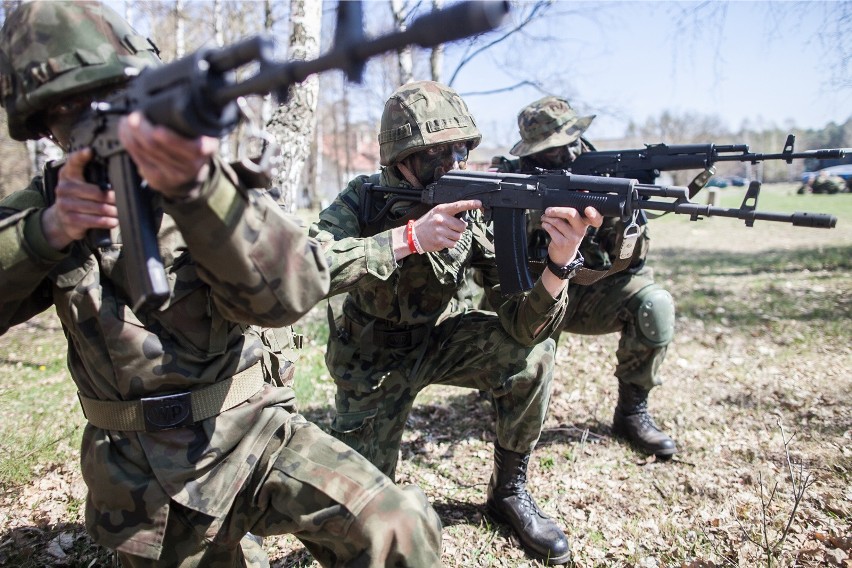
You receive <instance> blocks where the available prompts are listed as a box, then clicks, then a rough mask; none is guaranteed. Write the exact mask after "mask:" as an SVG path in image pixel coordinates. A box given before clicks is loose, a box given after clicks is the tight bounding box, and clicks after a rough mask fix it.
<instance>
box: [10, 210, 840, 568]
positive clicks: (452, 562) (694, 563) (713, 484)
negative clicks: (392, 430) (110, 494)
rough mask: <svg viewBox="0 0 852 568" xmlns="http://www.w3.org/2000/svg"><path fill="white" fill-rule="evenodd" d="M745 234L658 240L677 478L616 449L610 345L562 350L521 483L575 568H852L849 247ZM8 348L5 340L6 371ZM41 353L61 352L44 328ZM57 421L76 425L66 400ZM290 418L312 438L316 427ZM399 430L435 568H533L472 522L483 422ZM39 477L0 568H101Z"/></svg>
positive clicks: (718, 224)
mask: <svg viewBox="0 0 852 568" xmlns="http://www.w3.org/2000/svg"><path fill="white" fill-rule="evenodd" d="M846 224H847V225H849V224H852V223H846ZM741 225H742V224H741V223H739V222H734V221H729V220H711V221H703V222H700V223H688V222H679V221H678V222H674V221H672V222H660V223H658V224H657V225H655V226H654V227H653V228H654V233H653V239H654V248H653V250H652V255H651V257H650V263H651V265H652V266H653V267H654V268H655V271H656V275H657V281H658V282H660V283H661V284H663V285H664V286H665V287H666V288H668V289H669V290H670V291H671V292H672V293H673V295H674V297H675V299H676V301H677V307H678V319H677V324H676V338H675V340H674V342H673V344H672V345H671V346H670V348H669V351H668V355H667V358H666V362H665V363H664V367H663V379H664V384H663V385H662V386H661V387H659V388H657V389H655V390H654V391H653V392H652V396H651V403H650V407H651V410H652V413H653V414H654V416H655V418H656V420H657V423H658V424H659V425H660V426H661V427H662V428H663V429H664V430H665V431H666V432H668V433H669V434H671V435H672V437H673V438H674V439H675V440H676V441H677V445H678V450H679V451H678V453H677V455H676V456H675V458H674V459H672V460H670V461H667V462H659V461H655V460H654V459H648V458H646V457H645V456H643V455H641V454H639V453H637V452H635V451H634V450H633V449H631V448H630V447H629V446H627V445H625V444H623V443H622V442H620V441H618V440H616V439H614V438H613V437H612V435H611V430H610V421H611V417H612V411H613V408H614V405H615V399H616V392H617V384H616V381H615V379H614V378H613V376H612V371H613V368H614V363H615V361H614V351H615V348H616V345H617V341H618V339H617V336H615V335H609V336H602V337H587V336H585V337H581V336H563V337H562V339H561V341H560V344H559V349H558V353H557V356H558V360H557V371H556V380H555V389H554V393H553V397H552V401H551V406H550V412H549V417H548V420H547V423H546V429H545V431H544V433H543V436H542V439H541V442H540V444H539V447H538V448H537V450H536V452H535V453H534V454H533V459H532V460H531V465H530V472H529V479H530V487H531V491H532V493H533V495H534V496H535V497H536V499H537V501H538V503H539V505H540V506H541V507H542V508H543V509H544V510H545V511H546V512H547V513H548V514H550V515H551V516H553V517H554V518H555V519H556V520H557V521H558V522H559V523H560V524H561V525H562V526H563V527H564V528H565V530H566V533H567V535H568V538H569V541H570V543H571V547H572V549H573V551H574V554H575V557H576V565H577V566H579V567H610V566H612V567H616V566H617V567H623V566H631V567H633V566H635V567H643V568H651V567H662V566H679V567H690V568H699V567H703V568H706V567H722V566H743V567H745V566H803V567H811V566H814V567H816V566H840V567H845V568H850V567H852V486H850V477H852V403H850V397H849V393H850V392H852V351H851V350H850V344H849V343H850V338H852V318H850V312H852V306H850V301H851V300H850V298H852V280H851V279H850V274H852V255H851V254H850V253H852V233H850V231H849V230H847V229H843V230H841V229H840V226H839V227H838V230H836V231H835V232H832V231H818V230H815V229H791V228H789V227H786V226H771V227H769V225H768V224H766V225H762V226H761V227H760V228H759V229H758V228H755V229H746V228H745V227H742V226H741ZM799 231H801V232H799ZM51 325H54V327H53V328H51ZM45 330H46V331H45ZM22 333H28V331H27V328H26V326H19V327H18V328H15V329H13V330H12V331H10V332H9V333H8V334H6V336H3V337H0V353H3V349H4V346H5V345H8V342H9V341H12V339H11V338H10V336H13V335H14V334H22ZM29 333H32V331H31V330H30V331H29ZM41 333H54V334H56V336H57V338H58V340H60V341H61V333H59V332H58V328H56V327H55V322H54V324H51V322H50V319H49V318H47V319H46V320H45V323H44V324H43V329H42V330H41ZM67 410H68V412H69V416H73V417H76V414H75V413H77V412H78V409H77V408H76V407H75V404H74V401H73V400H70V401H69V403H68V408H67ZM304 412H305V414H306V415H307V416H308V417H309V418H311V419H314V420H316V421H317V422H319V423H321V424H325V423H327V420H328V417H329V415H330V407H329V406H328V405H327V404H326V405H313V406H309V407H306V408H304ZM408 426H409V428H408V431H407V433H406V435H405V438H404V443H403V447H402V461H401V464H400V473H399V476H400V477H399V479H398V481H399V482H400V483H403V484H404V483H416V484H417V485H419V486H420V487H421V488H423V490H424V491H425V492H426V494H427V495H428V496H429V498H430V500H431V501H432V503H433V505H434V506H435V508H436V510H437V511H438V513H439V515H440V517H441V519H442V522H443V524H444V531H443V537H444V540H443V561H444V563H445V565H446V566H449V567H474V566H482V567H525V566H537V565H538V564H537V563H535V562H532V561H530V560H529V559H527V558H526V557H525V556H524V554H523V552H522V551H521V550H520V549H519V548H518V547H517V542H516V540H515V538H514V537H513V536H512V535H511V534H510V532H509V531H508V530H506V529H505V528H504V527H502V526H495V525H493V524H491V522H490V521H489V519H488V517H487V516H485V515H484V507H483V505H484V495H485V488H486V483H487V480H488V476H489V474H490V470H491V464H492V442H493V417H492V408H491V404H490V402H489V401H488V400H486V399H484V398H481V397H480V396H479V395H478V394H477V393H475V392H471V391H465V390H462V389H454V388H443V389H435V390H427V391H426V392H425V393H423V396H422V397H421V399H420V400H419V403H418V405H417V406H416V407H415V410H414V412H413V414H412V416H411V419H410V421H409V425H408ZM3 451H6V452H9V451H11V449H10V448H3ZM40 468H41V469H39V471H38V474H37V476H36V478H35V479H34V480H33V481H32V482H30V483H27V484H25V485H23V486H15V487H3V488H2V494H0V506H2V509H0V565H10V566H102V565H110V563H111V562H112V556H111V554H109V553H108V552H106V551H103V550H101V549H98V548H97V547H95V546H94V545H92V544H91V542H90V541H89V540H88V537H87V536H86V534H85V531H84V529H83V526H82V518H81V507H80V499H81V498H82V496H83V495H84V492H85V487H84V486H83V484H82V482H81V479H80V476H79V468H78V466H77V464H76V463H75V462H74V461H73V460H69V461H68V462H67V463H59V464H43V465H42V466H40ZM264 545H265V548H266V550H267V551H268V552H269V553H270V557H271V559H272V566H273V567H277V568H282V567H291V566H303V567H307V566H314V565H315V564H314V563H313V561H312V559H311V558H310V556H309V555H308V554H307V553H306V552H305V550H304V549H303V547H302V546H301V544H300V543H299V542H298V541H296V540H295V539H293V538H292V537H280V538H267V539H266V540H265V542H264Z"/></svg>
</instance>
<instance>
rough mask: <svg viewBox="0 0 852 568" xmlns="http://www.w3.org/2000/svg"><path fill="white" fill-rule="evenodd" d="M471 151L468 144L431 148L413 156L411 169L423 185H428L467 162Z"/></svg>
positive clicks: (448, 144) (461, 143)
mask: <svg viewBox="0 0 852 568" xmlns="http://www.w3.org/2000/svg"><path fill="white" fill-rule="evenodd" d="M469 151H470V150H469V149H468V143H467V142H453V143H447V144H438V145H436V146H430V147H428V148H426V149H424V150H421V151H420V152H416V153H414V154H412V155H411V169H412V171H413V172H414V174H415V175H416V176H417V179H418V180H420V182H421V183H422V184H423V185H428V184H430V183H432V182H435V181H438V180H439V179H441V176H442V175H444V174H445V173H447V172H448V171H450V170H452V169H455V168H456V167H457V166H458V165H459V164H464V163H465V162H467V157H468V153H469Z"/></svg>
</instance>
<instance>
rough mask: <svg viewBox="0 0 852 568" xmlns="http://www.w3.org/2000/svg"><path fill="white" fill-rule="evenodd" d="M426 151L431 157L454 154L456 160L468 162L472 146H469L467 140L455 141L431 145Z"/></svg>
mask: <svg viewBox="0 0 852 568" xmlns="http://www.w3.org/2000/svg"><path fill="white" fill-rule="evenodd" d="M425 152H426V154H427V155H428V156H429V157H430V158H438V157H441V158H444V157H450V156H452V158H453V161H454V162H466V161H467V157H468V154H469V153H470V148H468V145H467V142H453V143H447V144H438V145H437V146H430V147H428V148H426V150H425Z"/></svg>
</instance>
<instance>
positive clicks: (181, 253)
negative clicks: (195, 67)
mask: <svg viewBox="0 0 852 568" xmlns="http://www.w3.org/2000/svg"><path fill="white" fill-rule="evenodd" d="M45 205H46V203H45V197H44V187H43V184H42V181H41V179H39V178H37V179H36V180H34V181H33V183H32V184H31V186H30V187H29V188H28V189H27V190H24V191H20V192H17V193H15V194H13V195H11V196H9V197H8V198H7V199H4V200H3V201H2V202H0V298H2V300H0V333H3V332H5V331H6V330H7V329H8V328H9V327H10V326H12V325H15V324H17V323H20V322H23V321H25V320H26V319H28V318H29V317H32V316H33V315H35V314H37V313H39V312H40V311H43V310H45V309H47V308H48V307H49V306H50V305H53V306H55V308H56V312H57V314H58V316H59V319H60V321H61V323H62V326H63V329H64V331H65V334H66V337H67V338H68V367H69V370H70V373H71V376H72V378H73V380H74V382H75V383H76V385H77V388H78V389H79V391H80V392H81V393H82V394H83V395H84V396H87V397H90V398H97V399H100V400H137V399H140V398H144V397H150V396H158V395H163V394H169V393H176V392H186V391H190V390H193V389H195V388H199V387H203V386H204V385H208V384H211V383H215V382H219V381H223V380H226V379H228V378H229V377H231V376H233V375H234V374H236V373H239V372H241V371H243V370H245V369H247V368H249V367H252V366H254V365H258V364H259V365H262V366H263V368H264V371H265V375H266V378H267V382H269V383H271V384H270V385H268V386H266V387H265V388H264V389H263V390H261V391H260V392H259V393H257V394H256V395H254V396H252V397H251V398H249V399H248V400H247V401H246V402H244V403H243V404H240V405H238V406H236V407H234V408H233V409H231V410H228V411H226V412H223V413H221V414H219V415H218V416H216V417H213V418H210V419H208V420H204V421H202V422H199V423H196V424H194V425H192V426H189V427H183V428H176V429H172V430H164V431H159V432H118V431H104V430H101V429H98V428H95V427H94V426H91V425H87V427H86V429H85V431H84V434H83V442H82V447H81V463H82V471H83V477H84V480H85V481H86V484H87V485H88V487H89V493H88V498H87V502H86V524H87V528H88V530H89V531H90V533H91V535H92V537H93V538H94V539H95V541H96V542H98V543H99V544H102V545H104V546H107V547H110V548H113V549H116V550H118V551H119V552H120V553H121V555H122V556H123V557H124V558H125V559H129V558H130V557H131V556H132V557H138V558H139V560H138V561H139V562H142V564H144V562H143V561H142V560H141V559H143V558H146V559H149V560H151V561H156V560H157V559H158V558H161V555H162V554H167V555H168V554H173V553H172V552H170V551H172V550H179V551H191V550H197V554H200V555H201V556H199V558H200V557H203V558H204V560H205V562H203V563H201V564H193V560H192V558H196V556H195V555H194V554H195V553H193V555H192V556H191V557H190V558H189V559H188V560H187V561H186V562H187V564H181V565H187V566H195V565H199V566H201V565H203V566H209V565H214V564H208V563H207V561H208V560H211V559H212V558H214V557H216V554H218V552H216V551H217V550H218V551H220V552H222V554H224V555H225V556H223V558H231V557H232V556H233V555H234V554H236V553H235V552H234V550H235V548H234V547H237V548H239V541H240V539H241V538H242V535H243V534H245V532H247V531H249V530H258V531H259V530H264V531H273V530H278V529H279V528H280V529H281V530H294V531H301V535H302V536H304V537H305V538H311V539H314V540H316V541H317V543H318V544H317V545H316V550H317V554H318V555H319V556H318V557H319V558H320V559H323V560H327V559H330V558H334V557H339V558H360V559H363V558H364V555H369V554H373V553H375V552H376V551H377V550H387V551H389V552H392V553H394V554H395V553H397V552H398V551H393V550H392V547H390V544H389V543H395V545H396V546H398V547H405V546H409V545H410V546H412V547H415V548H417V549H418V550H420V551H421V553H422V555H423V556H416V555H415V556H413V557H414V558H430V557H433V556H434V555H437V554H439V544H436V543H437V542H438V541H439V537H436V536H435V530H436V529H435V525H434V519H433V518H431V515H432V514H431V513H430V512H429V511H428V509H426V508H424V507H421V508H420V509H419V511H420V513H419V516H418V517H413V518H412V520H410V521H409V524H404V523H403V522H402V521H399V522H394V523H393V525H392V526H391V528H389V527H388V526H383V525H382V523H384V521H385V519H387V518H390V519H393V518H394V515H395V514H396V513H394V512H392V511H391V512H389V510H390V509H392V507H391V502H392V501H393V500H394V499H397V500H398V502H399V503H401V504H403V506H404V507H405V508H406V510H412V509H413V510H416V509H417V508H418V506H419V505H416V504H415V503H414V500H412V498H411V497H410V496H409V494H405V495H403V494H401V493H394V492H393V491H390V490H389V489H387V487H388V486H389V481H387V480H384V479H383V478H382V476H381V474H380V473H379V472H378V470H376V469H375V468H374V467H373V466H372V465H370V464H369V463H368V462H367V460H365V459H362V458H360V457H359V456H357V455H355V454H354V453H353V452H351V451H348V449H347V448H346V447H345V446H343V445H342V444H339V443H338V442H336V441H335V440H334V439H333V438H332V437H331V436H328V435H325V434H322V433H321V432H320V431H319V430H317V429H315V428H307V427H305V426H304V425H303V424H302V422H303V420H302V419H301V418H300V417H298V416H297V415H294V414H293V412H292V406H293V396H294V395H293V391H292V390H291V389H288V388H275V387H273V386H272V384H276V383H280V382H281V381H282V376H278V374H277V373H275V371H274V365H273V362H272V360H273V359H275V358H276V353H274V349H273V348H272V347H271V345H272V343H271V342H270V341H269V340H270V337H269V334H267V333H265V330H264V329H262V327H261V326H263V327H269V328H276V327H281V326H286V325H289V324H292V323H293V322H294V321H295V320H297V319H298V318H299V317H301V316H302V315H303V314H305V313H306V312H307V311H308V310H310V309H311V307H313V306H314V304H315V303H316V302H317V301H318V299H320V298H321V297H322V296H324V295H325V293H326V291H327V290H328V283H329V275H328V272H327V268H326V265H325V263H324V261H323V258H322V254H321V251H320V250H319V247H318V246H317V244H316V243H315V242H314V241H313V240H311V239H309V238H308V237H307V236H306V235H305V232H304V229H302V228H301V227H300V226H299V225H298V223H296V222H294V220H293V219H292V218H290V217H289V216H287V215H284V214H283V213H282V212H281V210H280V208H279V207H278V206H277V204H275V202H274V201H273V200H272V199H271V198H269V197H268V196H267V195H266V194H264V193H263V192H261V191H257V190H249V189H246V188H244V187H243V186H242V185H241V184H240V183H239V180H238V179H237V178H236V176H235V175H234V172H233V171H232V170H231V169H230V168H229V167H228V166H227V165H225V164H223V163H221V162H219V161H218V160H217V161H215V163H214V164H213V167H212V168H211V174H210V177H209V178H208V180H207V181H205V183H204V185H203V186H202V194H201V196H200V197H199V198H198V199H194V200H191V201H186V202H182V203H173V202H168V201H166V200H163V199H160V200H159V202H158V204H157V205H158V207H157V211H158V218H159V234H158V237H159V244H160V252H161V255H162V257H163V260H164V264H165V266H166V271H167V274H168V279H169V283H170V286H171V298H170V300H169V302H168V303H167V304H166V305H165V306H163V307H162V308H161V309H159V310H147V311H138V312H133V311H132V310H131V308H130V306H129V305H128V302H129V298H128V295H127V292H126V290H127V271H128V269H129V268H128V267H127V266H126V265H125V263H124V256H123V255H121V234H120V233H119V231H118V230H114V231H113V233H112V239H113V242H114V243H116V244H114V245H113V246H110V247H108V248H99V249H97V250H91V249H89V248H88V246H87V245H86V243H85V242H84V241H77V242H75V243H73V244H72V245H70V246H69V247H68V248H67V249H66V250H63V251H55V250H53V249H52V248H51V247H50V246H49V245H48V244H47V242H46V240H45V237H44V233H43V230H42V228H41V224H40V220H41V212H42V211H43V210H44V207H45ZM306 440H308V441H306ZM264 460H265V461H264ZM323 464H324V465H323ZM332 464H333V466H332ZM321 467H326V469H328V470H336V473H334V475H337V477H334V476H333V475H332V473H328V474H327V475H328V477H327V478H323V477H322V475H326V473H323V474H322V475H320V474H319V468H321ZM276 471H279V472H280V473H275V472H276ZM323 471H325V470H323ZM285 476H290V477H291V478H292V481H285V480H284V477H285ZM287 483H289V486H288V488H287V490H286V491H285V490H284V489H283V486H284V485H286V484H287ZM299 483H304V484H305V487H304V488H300V487H299V486H298V484H299ZM347 483H348V484H349V485H347ZM263 487H269V488H272V489H274V491H279V490H280V491H281V495H280V496H278V495H273V496H269V495H267V498H268V499H269V506H267V507H266V508H265V509H264V511H263V513H262V514H261V513H260V512H257V511H252V512H251V515H249V516H247V514H246V512H247V510H248V509H249V507H248V505H246V503H245V502H243V501H242V499H249V498H250V497H251V498H259V497H260V496H261V495H262V494H261V493H260V492H259V490H260V489H261V488H263ZM308 487H310V490H308ZM347 487H348V488H349V490H344V488H347ZM302 491H305V493H304V495H306V496H307V495H309V497H306V498H305V501H304V502H301V501H299V499H300V497H298V498H297V497H294V499H296V500H295V501H293V502H287V499H289V498H290V497H293V496H296V495H302V494H303V493H302ZM323 492H325V495H323ZM371 499H375V502H374V501H372V500H371ZM332 501H334V504H333V505H332V504H330V503H331V502H332ZM255 503H257V502H255ZM237 505H238V506H239V508H238V509H237V510H236V511H235V510H234V507H235V506H237ZM329 510H333V511H334V512H336V513H337V514H338V515H340V516H341V517H345V516H346V515H347V514H348V515H349V517H346V518H348V519H350V520H351V522H352V523H353V528H351V529H350V532H348V533H345V535H346V537H347V538H349V536H352V540H350V541H348V542H346V543H330V542H329V541H322V542H320V540H319V539H323V538H329V537H327V535H324V534H322V533H324V531H326V530H331V529H332V527H335V526H337V527H338V528H340V527H342V526H343V525H342V524H340V523H338V525H335V523H334V521H333V520H332V519H331V518H329V519H328V520H327V521H322V518H323V517H324V515H325V514H326V513H328V511H329ZM173 511H177V512H176V513H175V515H174V516H173V515H172V512H173ZM297 511H301V513H300V515H301V518H302V521H303V525H302V526H301V527H299V526H297V525H296V523H293V522H291V521H292V518H293V517H292V515H293V514H294V513H295V512H297ZM377 515H378V517H376V516H377ZM181 518H183V519H189V521H190V526H188V527H183V526H180V525H179V523H182V522H183V521H180V520H179V519H181ZM352 519H354V520H352ZM202 521H203V523H202ZM195 523H202V524H201V525H199V526H194V524H195ZM355 524H358V525H359V527H358V528H356V527H355V526H354V525H355ZM360 525H363V527H361V526H360ZM167 526H168V527H169V531H168V532H166V528H167ZM264 527H266V528H264ZM412 527H413V528H412ZM409 528H412V530H411V533H410V534H401V533H400V531H406V530H408V529H409ZM438 531H439V532H440V530H439V529H438ZM439 532H438V534H439ZM264 534H266V533H264ZM335 534H336V535H337V538H341V534H344V533H341V532H340V531H338V532H337V533H335ZM188 535H192V536H191V540H188V541H184V539H185V538H188ZM172 538H175V539H177V542H175V541H172V540H171V539H172ZM208 540H210V541H213V542H219V541H221V542H222V543H223V546H224V548H221V549H216V547H214V546H213V545H211V546H212V548H210V549H208V550H207V551H204V547H205V546H207V544H205V543H207V542H208ZM382 545H388V546H389V548H387V549H384V548H381V546H382ZM217 546H218V545H217ZM196 547H197V548H196ZM326 549H327V550H326ZM214 552H216V554H214ZM181 553H182V552H181ZM398 553H399V554H400V555H401V554H402V552H398ZM347 555H348V556H347ZM430 555H431V556H430ZM384 560H385V559H384V558H381V557H376V558H373V559H372V562H374V563H375V564H370V565H377V566H382V565H384V563H383V562H384ZM128 562H130V561H129V560H128ZM334 562H337V560H335V561H334ZM329 563H333V562H331V561H330V560H329ZM130 564H133V562H130ZM166 564H169V565H171V563H170V562H166ZM434 564H435V563H434V562H432V563H430V562H429V561H428V560H424V563H423V564H422V565H434ZM160 565H162V564H160ZM231 565H232V564H231ZM364 565H368V564H366V563H365V564H364ZM400 565H402V564H400Z"/></svg>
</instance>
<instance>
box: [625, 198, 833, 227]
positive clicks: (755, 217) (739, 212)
mask: <svg viewBox="0 0 852 568" xmlns="http://www.w3.org/2000/svg"><path fill="white" fill-rule="evenodd" d="M636 207H638V208H639V209H650V210H652V211H668V212H671V213H675V214H679V215H689V216H691V217H692V218H693V220H696V219H700V218H701V217H730V218H733V219H741V220H743V221H746V222H754V221H776V222H781V223H792V224H793V225H794V226H796V227H814V228H819V229H832V228H834V226H835V225H837V217H836V216H834V215H829V214H826V213H808V212H796V213H774V212H771V211H755V210H744V209H733V208H728V207H713V206H710V205H701V204H700V203H692V202H686V203H684V202H679V201H674V202H664V201H651V200H647V201H642V200H640V201H637V202H636Z"/></svg>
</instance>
